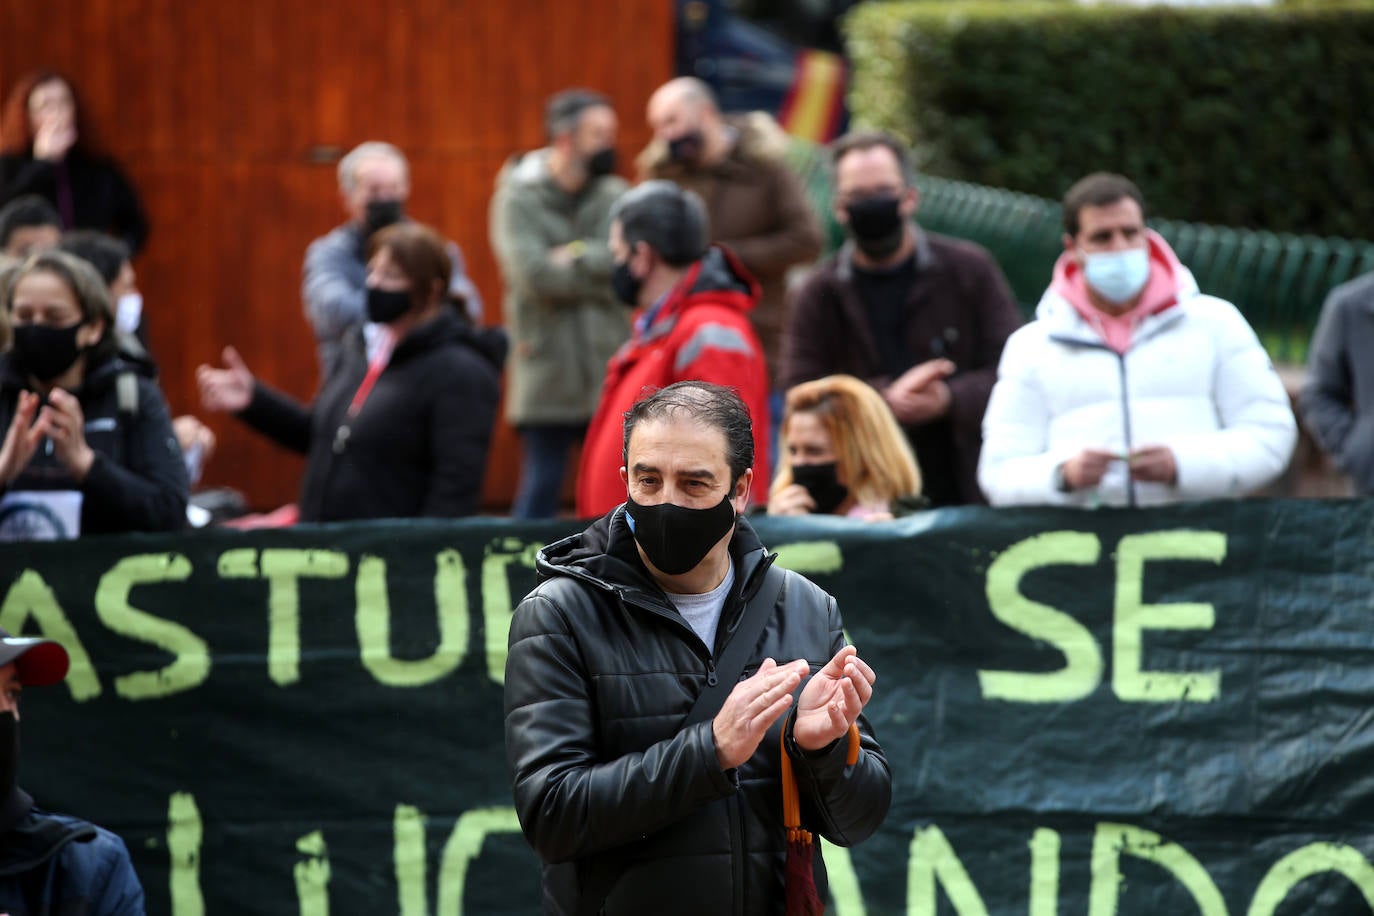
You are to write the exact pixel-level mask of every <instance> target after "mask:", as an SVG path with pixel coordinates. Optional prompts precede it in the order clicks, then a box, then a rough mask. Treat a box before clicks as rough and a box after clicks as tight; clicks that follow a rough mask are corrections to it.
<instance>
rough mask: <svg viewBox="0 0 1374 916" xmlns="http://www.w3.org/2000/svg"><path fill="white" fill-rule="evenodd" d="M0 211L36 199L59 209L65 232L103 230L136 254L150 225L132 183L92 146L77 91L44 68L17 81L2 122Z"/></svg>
mask: <svg viewBox="0 0 1374 916" xmlns="http://www.w3.org/2000/svg"><path fill="white" fill-rule="evenodd" d="M0 142H3V146H0V206H4V205H5V204H6V203H8V202H9V201H11V200H13V199H14V198H16V197H19V196H21V195H23V194H37V195H39V196H40V197H43V198H46V199H47V200H48V202H49V203H51V204H52V205H53V206H54V207H56V208H57V212H58V214H59V215H60V216H61V218H62V227H63V228H64V229H98V230H100V231H101V232H108V233H109V234H111V235H113V236H116V237H117V238H119V239H122V240H123V241H124V242H125V244H127V245H128V246H129V250H130V251H132V252H133V253H135V254H137V253H138V250H139V249H140V248H142V247H143V242H144V239H146V238H147V235H148V220H147V217H145V216H144V213H143V205H142V204H141V203H140V202H139V199H138V194H137V193H135V191H134V188H133V185H131V184H130V183H129V180H128V179H127V178H125V177H124V173H123V172H122V171H120V168H119V166H118V165H116V164H115V162H114V160H113V159H110V158H109V157H108V156H104V155H101V154H100V152H99V151H98V150H97V149H96V148H95V146H94V144H93V143H92V142H91V137H90V131H89V129H88V126H87V125H86V124H85V123H84V119H83V113H82V111H81V108H80V106H79V105H78V104H77V100H76V91H75V90H74V89H73V88H72V84H71V83H70V82H69V81H68V80H67V79H66V78H65V77H63V76H62V75H60V74H58V73H54V72H52V71H50V70H39V71H36V72H34V73H30V74H28V75H26V76H24V77H23V78H22V79H20V80H19V81H18V82H17V83H16V84H15V86H14V89H13V90H12V91H11V92H10V94H9V98H8V99H7V100H6V102H5V109H4V116H3V121H0Z"/></svg>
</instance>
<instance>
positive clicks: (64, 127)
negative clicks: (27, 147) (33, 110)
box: [33, 117, 76, 162]
mask: <svg viewBox="0 0 1374 916" xmlns="http://www.w3.org/2000/svg"><path fill="white" fill-rule="evenodd" d="M75 143H76V124H75V123H74V122H73V121H72V119H71V118H68V117H58V118H47V119H46V120H44V121H43V123H42V124H39V125H38V129H37V130H36V131H34V135H33V158H35V159H42V160H44V161H46V162H61V161H62V160H63V159H64V158H66V155H67V153H68V151H70V150H71V148H72V146H73V145H74V144H75Z"/></svg>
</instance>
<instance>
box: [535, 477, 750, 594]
mask: <svg viewBox="0 0 1374 916" xmlns="http://www.w3.org/2000/svg"><path fill="white" fill-rule="evenodd" d="M773 556H775V555H772V554H769V553H768V551H767V550H766V549H765V548H764V546H763V542H762V541H760V540H759V536H758V534H757V532H755V531H754V528H753V526H752V525H750V524H749V520H748V519H747V518H745V517H744V516H742V515H741V516H738V517H736V519H735V535H734V537H732V538H731V539H730V558H731V560H732V561H733V562H734V564H735V582H736V585H737V587H738V590H739V592H740V593H741V594H743V595H746V596H747V595H750V594H752V593H753V591H754V590H757V588H758V586H759V584H760V583H761V582H762V575H763V573H764V572H765V571H766V570H767V568H768V566H770V565H771V562H772V558H773ZM535 570H536V572H537V573H538V575H539V578H540V579H541V580H543V579H550V578H553V577H555V576H568V577H571V578H575V579H578V580H580V581H582V582H585V583H587V584H588V585H590V586H592V587H593V588H596V589H598V590H600V591H604V592H609V593H612V594H615V595H617V596H618V597H619V598H621V599H622V600H624V601H627V602H629V603H632V604H638V605H641V606H649V607H653V608H655V609H666V608H667V604H668V601H667V598H666V597H664V594H663V589H661V588H659V586H658V583H656V582H655V581H654V579H653V577H652V576H651V575H650V574H649V570H648V568H647V567H645V565H644V562H643V561H642V560H641V559H640V558H639V550H638V549H637V548H636V546H635V540H634V534H633V533H632V532H631V531H630V526H629V523H628V522H626V520H625V505H624V503H622V504H621V505H619V506H617V507H616V508H614V509H612V510H611V511H610V512H608V513H607V514H606V515H604V516H602V517H601V518H599V519H597V520H596V521H594V522H592V524H591V525H589V526H588V527H587V528H586V530H584V531H582V532H581V533H579V534H574V535H571V536H569V537H566V538H563V539H562V540H561V541H555V542H554V543H552V544H549V545H548V546H547V547H545V548H543V549H542V550H540V551H539V553H538V554H537V555H536V557H535Z"/></svg>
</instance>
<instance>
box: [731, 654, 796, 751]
mask: <svg viewBox="0 0 1374 916" xmlns="http://www.w3.org/2000/svg"><path fill="white" fill-rule="evenodd" d="M809 670H810V666H809V665H807V663H806V660H805V659H798V660H797V661H794V662H788V663H787V664H786V665H779V664H778V663H777V662H775V661H774V660H773V659H771V658H766V659H764V660H763V664H762V665H759V670H758V671H756V672H754V674H753V675H752V676H751V677H748V678H745V679H744V680H742V681H740V682H739V683H738V684H736V685H735V686H734V689H732V690H731V691H730V695H729V696H728V697H726V698H725V704H724V705H723V706H721V708H720V712H718V713H716V717H715V719H713V720H712V721H711V735H712V736H713V737H714V738H715V741H716V759H717V760H719V761H720V766H721V769H723V770H730V769H734V768H735V767H737V766H740V765H741V764H743V763H744V762H745V761H746V760H748V759H749V758H750V757H752V756H754V751H756V750H758V747H759V742H761V741H762V740H763V736H764V735H765V734H767V732H768V728H769V726H771V725H772V724H773V723H774V722H776V721H777V720H778V717H779V716H781V715H782V714H783V713H785V712H787V709H788V707H789V706H791V705H792V691H794V690H796V689H797V685H798V684H800V683H801V680H802V678H803V677H805V676H806V672H807V671H809Z"/></svg>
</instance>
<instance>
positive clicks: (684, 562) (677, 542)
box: [625, 496, 735, 576]
mask: <svg viewBox="0 0 1374 916" xmlns="http://www.w3.org/2000/svg"><path fill="white" fill-rule="evenodd" d="M625 513H626V515H627V516H628V517H629V519H630V530H631V531H633V532H634V535H635V540H636V541H638V542H639V546H640V548H641V549H642V550H643V551H644V555H645V556H646V557H648V558H649V562H650V563H652V564H654V568H656V569H658V570H659V571H660V572H663V573H666V574H668V575H670V576H680V575H682V574H683V573H686V572H691V571H692V570H693V569H696V568H697V566H698V564H700V563H701V561H702V560H704V559H706V555H707V554H708V553H710V552H711V548H712V547H714V546H715V545H716V542H717V541H719V540H720V539H721V538H723V537H725V535H726V533H727V532H728V531H729V530H730V529H731V528H732V527H733V526H734V524H735V507H734V506H732V505H730V497H728V496H722V497H721V500H720V502H719V503H717V504H716V505H714V506H712V507H711V508H709V509H687V508H684V507H683V506H675V505H673V504H672V503H661V504H660V505H657V506H641V505H640V504H639V503H637V502H635V501H634V500H633V499H631V500H629V501H628V504H627V505H626V507H625Z"/></svg>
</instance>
